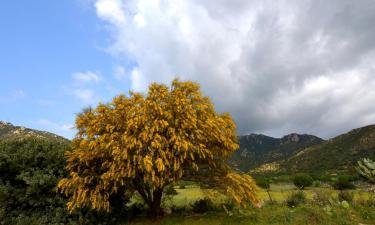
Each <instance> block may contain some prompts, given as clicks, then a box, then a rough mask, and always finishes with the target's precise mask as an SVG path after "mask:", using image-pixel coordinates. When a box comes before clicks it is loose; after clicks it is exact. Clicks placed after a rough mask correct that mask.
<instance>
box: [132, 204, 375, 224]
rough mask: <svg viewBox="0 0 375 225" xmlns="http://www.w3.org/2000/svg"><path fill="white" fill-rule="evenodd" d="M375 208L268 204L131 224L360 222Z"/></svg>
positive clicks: (370, 218) (372, 218)
mask: <svg viewBox="0 0 375 225" xmlns="http://www.w3.org/2000/svg"><path fill="white" fill-rule="evenodd" d="M374 221H375V215H374V212H367V214H365V215H364V214H363V213H361V209H356V208H350V209H344V208H334V209H331V210H330V211H328V210H326V209H324V208H321V207H317V206H301V207H297V208H289V207H286V206H277V205H268V206H265V207H263V208H261V209H252V210H249V211H247V212H246V213H245V214H242V215H233V216H228V215H226V214H225V213H207V214H204V215H199V216H197V215H192V216H170V217H164V218H161V219H158V220H154V221H150V220H147V219H138V220H134V221H132V222H130V223H129V224H131V225H143V224H144V225H146V224H155V225H177V224H178V225H188V224H194V225H227V224H228V225H229V224H239V225H245V224H246V225H247V224H249V225H250V224H254V225H255V224H256V225H266V224H280V225H281V224H304V225H305V224H306V225H307V224H308V225H317V224H327V225H336V224H337V225H352V224H353V225H354V224H355V225H358V224H374Z"/></svg>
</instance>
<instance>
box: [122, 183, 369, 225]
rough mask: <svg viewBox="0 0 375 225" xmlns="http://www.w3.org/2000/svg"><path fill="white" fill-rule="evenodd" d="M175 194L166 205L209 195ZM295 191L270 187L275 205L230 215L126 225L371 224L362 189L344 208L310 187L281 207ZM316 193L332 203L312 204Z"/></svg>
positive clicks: (196, 191)
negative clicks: (296, 201)
mask: <svg viewBox="0 0 375 225" xmlns="http://www.w3.org/2000/svg"><path fill="white" fill-rule="evenodd" d="M175 189H176V190H177V192H178V194H177V195H176V196H173V198H172V199H171V200H170V201H169V202H167V204H166V205H167V206H168V205H169V206H171V205H175V206H179V207H181V206H188V205H190V204H191V203H193V202H195V201H196V200H199V199H202V198H204V197H206V196H207V194H209V193H210V191H207V190H201V189H200V188H199V187H197V186H194V185H190V186H186V188H185V189H179V188H178V187H177V186H176V187H175ZM294 191H296V189H295V187H294V186H293V185H292V184H273V185H271V191H270V193H271V196H272V198H273V199H274V201H275V202H276V204H273V205H270V204H264V205H263V206H262V207H261V208H249V209H246V210H242V211H238V210H237V211H233V214H227V213H225V212H224V211H217V212H207V213H204V214H194V213H188V214H186V215H170V216H165V217H163V218H160V219H158V220H149V219H146V218H138V219H134V220H132V221H130V222H128V223H126V224H133V225H142V224H157V225H177V224H178V225H180V224H181V225H187V224H193V225H225V224H259V225H266V224H301V225H310V224H312V225H315V224H327V225H331V224H332V225H335V224H339V225H351V224H355V225H365V224H366V225H375V207H374V206H372V207H371V206H367V205H363V204H358V203H356V202H360V201H362V202H364V201H366V200H368V199H369V198H371V196H372V194H371V193H370V192H367V191H366V190H365V189H363V188H357V189H356V190H354V191H353V194H354V199H355V201H354V202H353V203H351V204H350V205H349V207H344V206H341V205H340V202H339V201H338V200H337V193H338V192H337V191H335V190H333V189H331V188H330V187H329V186H322V187H311V188H307V189H306V190H305V191H304V192H305V193H306V197H307V199H308V201H307V203H305V204H303V205H300V206H297V207H292V208H291V207H288V206H286V205H285V204H284V202H285V200H286V199H287V197H288V196H289V195H290V194H291V193H292V192H294ZM316 192H324V193H326V194H327V196H329V197H330V198H332V199H336V200H335V203H333V204H331V205H326V206H319V205H317V204H314V201H313V196H314V193H316ZM258 194H259V198H260V199H261V200H262V201H264V202H267V201H268V195H267V192H266V191H264V190H262V189H261V190H260V191H259V193H258ZM213 200H214V202H216V203H220V202H222V201H223V200H224V198H223V197H218V198H216V199H213Z"/></svg>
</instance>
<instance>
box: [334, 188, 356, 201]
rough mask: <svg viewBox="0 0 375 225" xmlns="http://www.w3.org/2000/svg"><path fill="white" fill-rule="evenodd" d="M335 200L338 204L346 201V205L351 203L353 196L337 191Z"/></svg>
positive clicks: (348, 192) (350, 193) (349, 192)
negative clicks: (336, 199) (337, 200)
mask: <svg viewBox="0 0 375 225" xmlns="http://www.w3.org/2000/svg"><path fill="white" fill-rule="evenodd" d="M337 198H338V199H339V201H340V202H342V201H346V202H348V203H352V202H353V200H354V194H353V192H351V191H339V193H338V195H337Z"/></svg>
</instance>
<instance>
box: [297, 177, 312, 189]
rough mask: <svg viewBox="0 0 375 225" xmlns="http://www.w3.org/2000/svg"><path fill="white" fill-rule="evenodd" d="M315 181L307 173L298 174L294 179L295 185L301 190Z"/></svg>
mask: <svg viewBox="0 0 375 225" xmlns="http://www.w3.org/2000/svg"><path fill="white" fill-rule="evenodd" d="M313 181H314V180H313V179H312V177H311V176H310V175H308V174H305V173H300V174H297V175H296V176H295V177H294V179H293V183H294V185H295V186H296V187H298V188H299V189H301V190H303V189H304V188H306V187H310V186H311V185H312V183H313Z"/></svg>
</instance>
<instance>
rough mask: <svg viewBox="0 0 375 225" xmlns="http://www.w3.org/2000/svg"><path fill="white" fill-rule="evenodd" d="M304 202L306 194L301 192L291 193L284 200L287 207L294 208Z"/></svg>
mask: <svg viewBox="0 0 375 225" xmlns="http://www.w3.org/2000/svg"><path fill="white" fill-rule="evenodd" d="M305 202H306V194H305V193H304V192H303V191H298V192H293V193H292V194H291V195H289V196H288V198H287V199H286V204H287V206H289V207H296V206H299V205H301V204H304V203H305Z"/></svg>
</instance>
